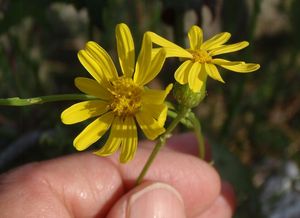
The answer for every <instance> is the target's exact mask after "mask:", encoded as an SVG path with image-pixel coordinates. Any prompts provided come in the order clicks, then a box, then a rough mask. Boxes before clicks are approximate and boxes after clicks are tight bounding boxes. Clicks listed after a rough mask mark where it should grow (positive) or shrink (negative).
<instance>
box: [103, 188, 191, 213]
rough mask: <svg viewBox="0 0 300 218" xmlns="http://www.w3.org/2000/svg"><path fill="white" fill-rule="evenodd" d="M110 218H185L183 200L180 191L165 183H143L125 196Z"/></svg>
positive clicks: (114, 207) (115, 206)
mask: <svg viewBox="0 0 300 218" xmlns="http://www.w3.org/2000/svg"><path fill="white" fill-rule="evenodd" d="M107 217H108V218H125V217H126V218H140V217H144V218H148V217H149V218H152V217H165V218H184V217H186V216H185V209H184V203H183V200H182V198H181V196H180V194H179V192H178V191H176V190H175V189H174V188H173V187H172V186H170V185H167V184H164V183H143V184H141V185H139V186H138V187H135V188H134V189H132V190H131V191H130V192H129V193H127V194H126V195H124V196H123V197H122V198H121V199H120V200H118V201H117V202H116V204H115V205H114V206H113V207H112V209H111V211H110V212H109V214H108V216H107Z"/></svg>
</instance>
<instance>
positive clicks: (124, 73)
mask: <svg viewBox="0 0 300 218" xmlns="http://www.w3.org/2000/svg"><path fill="white" fill-rule="evenodd" d="M188 38H189V48H186V49H185V48H182V47H180V46H178V45H176V44H174V43H172V42H171V41H169V40H167V39H165V38H163V37H161V36H159V35H157V34H156V33H153V32H150V31H148V32H146V33H144V35H143V40H142V45H141V49H140V51H139V54H138V56H137V58H136V57H135V45H134V41H133V38H132V35H131V32H130V29H129V28H128V26H127V25H126V24H124V23H121V24H118V25H117V26H116V44H117V51H118V59H119V64H120V69H121V72H117V70H116V67H115V64H114V62H113V60H112V59H111V57H110V56H109V54H108V53H107V52H106V51H105V50H104V49H103V48H102V47H101V46H100V45H98V44H97V43H96V42H93V41H90V42H87V43H86V46H85V48H84V49H82V50H80V51H79V52H78V58H79V61H80V63H81V64H82V65H83V67H84V68H85V69H86V70H87V71H88V72H89V74H90V75H91V76H92V78H84V77H77V78H75V86H76V87H77V88H78V89H79V90H80V91H81V92H83V93H84V94H61V95H50V96H41V97H34V98H29V99H20V98H18V97H14V98H7V99H0V105H10V106H26V105H32V104H41V103H46V102H53V101H62V100H80V101H81V102H79V103H76V104H74V105H72V106H70V107H69V108H67V109H65V110H64V111H63V112H62V113H61V120H62V122H63V123H64V124H75V123H79V122H82V121H85V120H87V119H90V118H94V120H93V121H92V122H91V123H90V124H89V125H87V127H85V128H84V129H83V130H82V132H81V133H79V135H78V136H77V137H76V138H75V139H74V142H73V144H74V146H75V148H76V149H77V150H79V151H82V150H85V149H86V148H88V147H89V146H91V145H92V144H94V143H95V142H97V141H98V140H100V139H101V138H102V136H103V135H104V134H105V133H106V132H108V131H109V136H108V138H107V140H106V142H105V143H104V144H103V145H102V146H100V147H101V148H100V149H99V150H97V151H95V152H94V154H95V155H99V156H108V155H111V154H113V153H115V152H116V151H118V150H120V156H119V157H120V158H119V159H120V162H121V163H126V162H128V161H130V160H132V159H133V158H134V155H135V153H136V150H137V147H138V128H140V129H141V130H142V132H143V134H144V135H145V137H146V138H148V139H150V140H157V143H156V145H155V146H154V148H153V151H152V153H151V155H150V156H149V158H148V160H147V162H146V164H145V166H144V168H143V170H142V171H141V173H140V175H139V177H138V178H137V184H138V183H140V182H141V181H142V180H143V178H144V176H145V174H146V172H147V170H148V169H149V167H150V165H151V164H152V162H153V160H154V159H155V157H156V155H157V153H158V151H159V149H160V148H161V147H162V146H163V145H164V144H165V141H166V139H167V137H169V136H170V134H171V133H172V131H173V130H174V129H175V127H176V126H177V125H178V124H179V123H183V124H185V125H186V126H188V127H189V128H192V129H194V131H195V133H196V136H197V139H198V144H199V157H200V158H203V157H204V153H205V150H204V140H203V136H202V133H201V125H200V122H199V120H198V119H197V118H196V116H195V114H194V113H193V112H192V111H191V109H192V108H194V107H196V106H198V105H199V104H200V102H201V101H202V100H203V99H204V98H205V96H206V81H207V78H208V77H211V78H212V79H214V80H218V81H220V82H223V83H224V80H223V79H222V77H221V75H220V72H219V70H218V68H217V66H220V67H221V68H225V69H228V70H231V71H234V72H238V73H249V72H253V71H256V70H258V69H259V67H260V65H259V64H255V63H245V62H243V61H228V60H225V59H222V58H218V57H217V56H219V55H222V54H225V53H230V52H235V51H238V50H241V49H243V48H245V47H247V46H248V45H249V43H248V42H246V41H243V42H238V43H235V44H225V43H226V42H227V41H228V40H229V38H230V33H227V32H224V33H220V34H217V35H215V36H214V37H212V38H210V39H208V40H207V41H203V32H202V29H201V28H200V27H198V26H192V27H191V28H190V30H189V32H188ZM154 45H155V46H154ZM176 57H177V58H180V60H182V62H183V63H182V64H181V65H180V66H179V67H178V69H177V70H176V71H175V73H174V78H175V80H176V81H175V82H174V83H175V84H174V88H173V85H172V84H170V85H168V86H167V87H166V88H165V89H164V90H157V89H150V88H148V87H147V84H148V83H149V82H151V81H152V80H153V79H154V78H155V77H156V76H157V75H158V74H159V72H160V71H161V69H162V67H163V65H164V62H165V60H166V59H167V58H176ZM172 88H173V96H174V98H175V99H176V101H177V104H175V106H173V105H171V104H170V103H168V102H166V97H167V96H168V95H169V93H170V91H171V89H172ZM168 115H170V117H171V118H173V119H172V121H171V122H170V124H169V125H168V126H167V127H166V126H165V122H166V118H167V116H168Z"/></svg>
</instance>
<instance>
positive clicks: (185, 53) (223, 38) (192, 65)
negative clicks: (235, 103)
mask: <svg viewBox="0 0 300 218" xmlns="http://www.w3.org/2000/svg"><path fill="white" fill-rule="evenodd" d="M147 34H149V35H150V37H151V40H152V41H153V42H154V43H155V44H158V45H160V46H163V47H164V48H165V49H166V51H167V56H168V57H181V58H184V59H185V61H184V62H183V63H182V64H181V65H180V66H179V68H178V69H177V70H176V72H175V79H176V81H177V82H179V83H180V84H186V83H188V84H189V87H190V88H191V89H192V90H193V91H194V92H199V91H200V90H201V88H202V86H203V85H205V82H206V78H207V75H208V76H210V77H211V78H213V79H215V80H218V81H220V82H223V83H224V80H223V79H222V77H221V75H220V73H219V71H218V69H217V67H216V65H218V66H220V67H223V68H225V69H228V70H231V71H234V72H239V73H248V72H252V71H255V70H257V69H259V67H260V65H259V64H254V63H245V62H243V61H228V60H224V59H221V58H215V56H217V55H220V54H225V53H230V52H235V51H238V50H241V49H243V48H245V47H247V46H248V45H249V43H248V42H246V41H243V42H239V43H235V44H228V45H224V43H226V42H227V41H228V40H229V38H230V36H231V35H230V33H227V32H223V33H219V34H217V35H215V36H214V37H212V38H210V39H209V40H207V41H205V42H203V32H202V29H201V28H200V27H198V26H192V27H191V29H190V30H189V32H188V38H189V44H190V48H188V49H183V48H181V47H179V46H177V45H175V44H174V43H172V42H170V41H168V40H166V39H164V38H162V37H160V36H158V35H157V34H155V33H153V32H148V33H147Z"/></svg>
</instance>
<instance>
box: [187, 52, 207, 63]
mask: <svg viewBox="0 0 300 218" xmlns="http://www.w3.org/2000/svg"><path fill="white" fill-rule="evenodd" d="M190 53H191V54H192V55H193V57H194V60H195V62H199V63H202V64H203V63H208V62H210V61H211V60H212V57H211V56H210V55H209V54H208V53H207V51H205V50H192V51H190Z"/></svg>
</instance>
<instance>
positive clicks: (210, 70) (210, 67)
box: [205, 63, 225, 83]
mask: <svg viewBox="0 0 300 218" xmlns="http://www.w3.org/2000/svg"><path fill="white" fill-rule="evenodd" d="M205 70H206V72H207V74H208V75H209V76H210V77H211V78H213V79H215V80H218V81H220V82H222V83H225V82H224V80H223V79H222V77H221V75H220V73H219V71H218V69H217V67H216V66H215V65H214V64H207V63H205Z"/></svg>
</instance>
